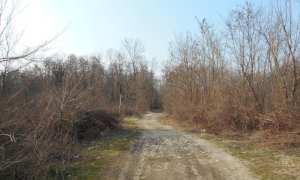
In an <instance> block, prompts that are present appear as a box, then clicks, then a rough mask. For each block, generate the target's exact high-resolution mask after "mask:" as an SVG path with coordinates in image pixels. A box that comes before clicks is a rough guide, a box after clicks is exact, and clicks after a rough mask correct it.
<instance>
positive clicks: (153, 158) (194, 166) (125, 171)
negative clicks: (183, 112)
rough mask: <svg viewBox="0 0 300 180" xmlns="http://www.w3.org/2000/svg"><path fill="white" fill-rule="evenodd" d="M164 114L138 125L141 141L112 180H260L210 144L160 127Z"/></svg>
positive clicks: (153, 115) (117, 166)
mask: <svg viewBox="0 0 300 180" xmlns="http://www.w3.org/2000/svg"><path fill="white" fill-rule="evenodd" d="M163 116H164V115H163V114H161V113H149V114H146V115H145V116H144V118H142V119H140V120H139V121H137V125H138V127H139V128H140V129H141V131H142V134H141V137H140V138H139V139H138V140H136V141H135V142H134V143H133V145H132V147H131V148H130V150H129V152H126V153H124V155H123V156H124V157H123V158H122V160H120V161H119V162H116V163H115V167H113V169H112V171H111V173H110V175H109V176H108V177H106V178H109V179H119V180H125V179H151V180H156V179H162V180H167V179H172V180H173V179H180V180H181V179H182V180H184V179H205V180H209V179H230V180H233V179H238V180H241V179H242V180H244V179H245V180H247V179H256V178H255V177H254V176H253V175H252V174H251V173H250V172H249V170H248V169H247V168H246V167H245V166H244V165H242V164H241V162H239V160H237V159H236V158H234V157H232V156H231V155H229V154H227V153H226V152H224V151H223V150H222V149H219V148H217V147H216V146H214V145H213V144H211V143H209V142H208V141H206V140H203V139H200V138H199V137H196V136H193V135H191V134H188V133H185V132H182V131H179V130H175V129H173V128H172V127H170V126H166V125H162V124H161V123H159V118H161V117H163Z"/></svg>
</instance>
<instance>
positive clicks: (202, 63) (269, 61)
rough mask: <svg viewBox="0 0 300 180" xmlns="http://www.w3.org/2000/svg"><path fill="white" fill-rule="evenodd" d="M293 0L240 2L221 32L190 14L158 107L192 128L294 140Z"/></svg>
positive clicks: (298, 116) (299, 28)
mask: <svg viewBox="0 0 300 180" xmlns="http://www.w3.org/2000/svg"><path fill="white" fill-rule="evenodd" d="M299 5H300V4H299V2H297V1H292V0H286V1H274V2H273V1H272V2H270V4H269V5H268V6H266V7H257V6H256V5H255V4H252V3H244V4H243V5H239V6H237V7H236V8H235V9H233V10H232V11H231V12H230V13H229V15H228V18H227V20H226V24H225V26H226V28H225V29H224V30H218V29H217V28H215V27H214V25H211V24H209V23H208V21H207V19H205V18H204V19H203V20H200V19H197V22H198V24H199V32H198V33H197V34H196V35H192V34H189V33H187V34H179V35H177V36H176V40H175V41H174V42H173V43H171V45H170V58H169V61H168V63H167V65H166V66H165V69H164V78H163V84H162V88H161V89H162V97H163V102H164V109H165V110H166V111H167V112H168V113H170V115H171V116H172V117H173V118H175V119H178V120H180V121H184V124H187V126H190V127H192V128H193V129H198V130H199V131H207V132H210V133H213V134H222V133H224V132H231V133H232V134H250V133H255V132H257V131H262V132H265V133H266V134H268V135H269V136H271V137H273V138H272V139H273V140H271V139H268V140H266V143H271V141H275V139H276V138H277V137H278V136H280V135H281V134H282V135H283V136H285V135H286V134H289V133H290V135H289V136H288V137H289V140H288V141H293V142H286V145H287V146H294V145H296V144H298V140H297V139H298V136H297V132H298V131H299V128H300V127H299V126H300V124H299V121H300V111H299V110H300V106H299V104H300V101H299V100H300V87H299V84H300V61H299V55H300V49H299V42H300V24H299V22H300V19H299V12H298V11H296V10H295V9H296V7H299ZM292 136H293V138H292ZM279 139H281V138H279ZM281 140H282V142H285V141H284V140H283V139H281ZM281 140H280V141H281ZM278 142H279V140H278ZM275 144H276V143H275ZM283 144H285V143H283ZM293 144H294V145H293Z"/></svg>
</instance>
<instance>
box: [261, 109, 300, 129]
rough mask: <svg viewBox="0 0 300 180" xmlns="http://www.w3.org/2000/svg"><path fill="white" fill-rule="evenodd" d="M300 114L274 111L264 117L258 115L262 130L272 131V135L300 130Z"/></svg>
mask: <svg viewBox="0 0 300 180" xmlns="http://www.w3.org/2000/svg"><path fill="white" fill-rule="evenodd" d="M299 119H300V114H299V112H293V111H289V112H285V111H273V112H270V113H267V114H264V115H257V121H258V123H259V128H260V129H261V130H271V132H272V133H279V132H283V131H293V130H295V129H299V128H300V127H299Z"/></svg>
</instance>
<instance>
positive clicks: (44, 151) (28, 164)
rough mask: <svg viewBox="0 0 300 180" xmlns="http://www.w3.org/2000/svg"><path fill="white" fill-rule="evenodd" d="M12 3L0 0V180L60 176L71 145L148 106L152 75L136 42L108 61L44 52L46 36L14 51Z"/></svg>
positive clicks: (106, 130) (69, 157) (153, 89)
mask: <svg viewBox="0 0 300 180" xmlns="http://www.w3.org/2000/svg"><path fill="white" fill-rule="evenodd" d="M16 2H17V1H1V3H0V11H1V12H0V14H1V16H0V21H1V24H0V31H1V32H2V33H0V41H1V43H0V52H1V55H2V56H4V55H5V57H0V179H43V178H46V177H48V175H49V174H50V175H51V176H54V177H55V176H57V177H60V175H59V174H61V173H63V172H62V171H63V169H64V167H65V165H66V164H67V163H68V162H72V161H74V156H76V152H75V151H74V149H73V147H74V146H76V145H78V144H80V143H84V142H85V141H92V140H97V139H98V140H101V139H102V137H105V136H107V134H109V133H110V132H111V131H114V129H119V130H120V128H121V127H120V124H119V123H120V120H121V118H122V117H123V116H124V115H135V114H140V113H143V112H144V111H146V110H148V109H149V107H150V104H151V103H152V102H153V101H154V99H155V98H154V97H155V92H156V91H157V90H156V85H155V83H156V80H155V77H154V73H153V72H152V70H151V69H150V68H149V66H148V64H147V61H146V58H145V56H144V46H143V44H142V42H141V41H139V40H130V39H128V40H125V41H124V42H123V47H122V48H123V49H122V50H109V51H108V52H107V57H105V58H106V59H107V60H108V65H107V66H105V65H104V57H102V56H100V55H99V56H81V57H77V56H76V55H74V54H71V55H69V56H62V55H53V56H50V57H44V56H43V54H41V53H42V50H44V47H46V45H48V44H49V43H50V42H51V41H46V42H45V43H41V45H40V46H38V47H32V48H31V47H28V48H25V50H24V53H20V52H22V51H21V50H20V49H16V47H17V46H16V44H18V43H19V42H21V39H18V38H19V36H15V35H16V34H17V32H14V28H13V25H14V23H15V21H14V19H15V17H16V15H18V14H15V13H16V11H17V12H18V13H21V11H20V12H19V10H18V6H17V4H16ZM2 11H3V12H2ZM16 37H17V39H15V38H16ZM20 37H21V36H20ZM6 46H7V47H6ZM22 47H23V45H22ZM74 153H75V154H74ZM75 159H76V158H75ZM53 174H54V175H53Z"/></svg>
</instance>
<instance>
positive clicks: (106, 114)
mask: <svg viewBox="0 0 300 180" xmlns="http://www.w3.org/2000/svg"><path fill="white" fill-rule="evenodd" d="M119 122H120V121H119V114H118V113H115V112H113V111H110V110H106V109H100V110H82V111H79V112H78V113H77V114H76V122H75V123H74V125H73V128H72V131H71V132H72V134H73V136H74V137H76V138H77V140H79V141H81V140H92V139H95V138H99V137H102V136H104V135H105V134H106V133H107V132H108V131H109V130H112V129H117V128H119Z"/></svg>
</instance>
